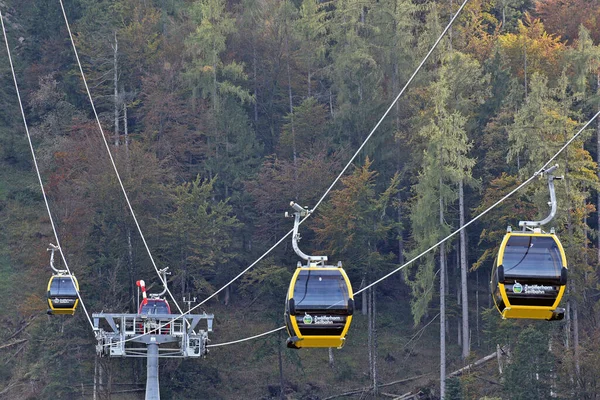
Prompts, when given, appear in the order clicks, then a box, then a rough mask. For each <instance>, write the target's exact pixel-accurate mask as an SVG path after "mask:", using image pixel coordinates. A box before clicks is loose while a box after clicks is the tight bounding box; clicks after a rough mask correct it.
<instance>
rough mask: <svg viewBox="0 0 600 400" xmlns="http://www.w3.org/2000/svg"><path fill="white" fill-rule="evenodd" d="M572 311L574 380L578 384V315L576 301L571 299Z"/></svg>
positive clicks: (579, 370)
mask: <svg viewBox="0 0 600 400" xmlns="http://www.w3.org/2000/svg"><path fill="white" fill-rule="evenodd" d="M571 307H572V311H573V354H574V358H575V382H576V385H577V386H579V382H580V380H579V378H580V372H581V368H580V364H579V316H578V314H579V313H578V307H577V301H576V300H573V304H572V306H571Z"/></svg>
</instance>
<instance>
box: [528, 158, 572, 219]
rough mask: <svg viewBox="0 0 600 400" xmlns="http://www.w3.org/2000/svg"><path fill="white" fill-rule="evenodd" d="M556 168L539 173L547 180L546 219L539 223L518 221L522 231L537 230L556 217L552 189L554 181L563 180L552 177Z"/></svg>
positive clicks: (554, 198) (554, 195) (554, 196)
mask: <svg viewBox="0 0 600 400" xmlns="http://www.w3.org/2000/svg"><path fill="white" fill-rule="evenodd" d="M557 168H558V164H555V165H553V166H552V167H550V168H548V169H546V170H544V171H541V173H540V176H543V175H545V176H547V179H548V190H549V191H550V201H549V202H548V205H549V206H550V214H549V215H548V216H547V217H546V218H544V219H542V220H540V221H519V226H520V227H523V229H526V228H530V229H534V228H539V227H541V226H543V225H546V224H547V223H549V222H550V221H552V219H553V218H554V216H555V215H556V209H557V203H556V191H555V189H554V180H555V179H563V178H564V176H554V175H552V173H553V172H554V171H556V169H557Z"/></svg>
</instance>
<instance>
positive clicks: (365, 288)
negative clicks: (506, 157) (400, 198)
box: [355, 111, 600, 294]
mask: <svg viewBox="0 0 600 400" xmlns="http://www.w3.org/2000/svg"><path fill="white" fill-rule="evenodd" d="M599 115H600V111H598V112H597V113H596V114H595V115H594V116H593V117H592V118H591V119H590V120H589V121H588V122H586V124H585V125H584V126H583V127H582V128H581V129H580V130H579V132H577V133H576V134H575V135H573V137H572V138H571V139H569V140H568V141H567V142H566V143H565V145H564V146H562V147H561V148H560V150H558V151H557V152H556V154H554V156H552V157H551V158H550V159H549V160H548V161H547V162H546V163H545V164H544V165H543V166H542V168H540V169H539V170H537V171H536V172H535V173H534V174H533V175H532V176H531V177H530V178H529V179H527V180H526V181H525V182H523V183H521V184H520V185H519V186H517V187H516V188H515V189H513V190H512V191H511V192H510V193H508V194H507V195H506V196H504V197H502V198H501V199H500V200H498V201H497V202H495V203H494V204H492V205H491V206H490V207H488V208H487V209H486V210H484V211H483V212H482V213H481V214H479V215H477V216H476V217H474V218H473V219H471V220H470V221H469V222H467V223H466V224H464V225H463V226H461V227H460V228H458V229H457V230H455V231H454V232H452V233H450V234H449V235H448V236H446V237H445V238H444V239H442V240H440V241H439V242H437V243H436V244H434V245H433V246H431V247H429V248H428V249H427V250H425V251H423V252H422V253H420V254H419V255H418V256H416V257H414V258H413V259H411V260H409V261H408V262H406V263H404V265H401V266H400V267H398V268H396V269H395V270H393V271H392V272H390V273H388V274H387V275H384V276H383V277H381V278H379V279H378V280H376V281H375V282H373V283H371V284H370V285H367V286H365V287H364V288H362V289H360V290H359V291H357V292H356V293H355V294H359V293H360V292H362V291H364V290H367V289H368V288H370V287H371V286H375V285H377V284H378V283H379V282H381V281H383V280H385V279H387V278H389V277H390V276H391V275H393V274H395V273H396V272H398V271H400V270H401V269H403V268H404V267H406V266H408V265H410V264H412V263H413V262H415V261H416V260H418V259H419V258H421V257H422V256H424V255H425V254H427V253H429V252H430V251H432V250H433V249H435V248H436V247H438V246H439V245H441V244H442V243H445V242H446V241H448V240H449V239H450V238H452V237H454V236H455V235H456V234H457V233H459V232H461V231H463V230H465V229H466V228H467V227H468V226H469V225H471V224H473V223H474V222H475V221H477V220H478V219H480V218H481V217H483V216H484V215H485V214H487V213H488V212H490V211H491V210H492V209H494V208H496V207H497V206H498V205H499V204H500V203H502V202H503V201H504V200H506V199H508V198H509V197H510V196H512V195H513V194H515V193H516V192H517V191H519V190H520V189H521V188H522V187H523V186H525V185H527V184H528V183H529V182H531V181H532V180H533V179H535V178H536V177H537V176H539V175H541V174H542V173H543V172H544V171H545V170H546V168H547V167H548V166H549V165H550V163H551V162H552V161H554V160H555V159H556V158H557V157H558V156H559V155H560V153H562V152H563V151H564V150H565V149H566V148H567V146H569V145H570V144H571V143H572V142H573V141H574V140H575V139H577V137H578V136H579V135H581V133H583V131H584V130H585V129H586V128H587V127H588V126H589V125H590V124H591V123H592V122H593V121H594V120H595V119H596V118H597V117H598V116H599Z"/></svg>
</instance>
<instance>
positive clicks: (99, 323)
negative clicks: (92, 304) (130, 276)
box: [92, 268, 214, 400]
mask: <svg viewBox="0 0 600 400" xmlns="http://www.w3.org/2000/svg"><path fill="white" fill-rule="evenodd" d="M166 271H167V269H166V268H165V269H162V270H160V272H161V274H162V277H163V282H164V284H166V283H167V279H166V274H167V272H166ZM137 285H138V287H141V288H142V292H143V293H144V300H143V301H142V303H141V304H140V305H139V306H138V310H137V311H138V313H137V314H106V313H97V314H92V317H93V319H94V331H95V334H96V339H97V341H98V343H97V345H96V353H97V354H98V355H99V356H109V357H138V358H140V357H142V358H146V361H147V364H146V371H147V373H146V397H145V398H146V400H160V391H159V380H158V377H159V375H158V359H159V358H198V357H202V356H206V354H207V353H208V350H207V343H208V341H209V339H208V333H209V332H212V331H213V329H212V327H213V320H214V315H213V314H206V313H203V314H189V313H186V314H179V315H178V314H171V310H170V308H169V306H168V302H167V301H166V300H165V299H164V298H162V297H161V296H163V295H164V294H165V293H166V292H167V288H166V287H165V289H164V290H163V291H162V292H161V293H159V294H156V295H149V296H150V297H149V298H148V297H147V296H146V294H145V290H146V288H145V283H144V281H142V280H139V281H137ZM202 320H206V330H204V329H198V324H199V323H200V321H202ZM140 343H141V344H143V345H145V347H140V346H139V344H140Z"/></svg>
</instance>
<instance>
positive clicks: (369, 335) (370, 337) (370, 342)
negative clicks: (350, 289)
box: [363, 288, 373, 379]
mask: <svg viewBox="0 0 600 400" xmlns="http://www.w3.org/2000/svg"><path fill="white" fill-rule="evenodd" d="M371 290H373V288H369V289H368V290H365V291H364V292H363V293H368V295H367V347H368V348H369V378H371V379H372V378H373V325H372V320H371V315H372V314H373V309H372V304H371Z"/></svg>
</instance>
